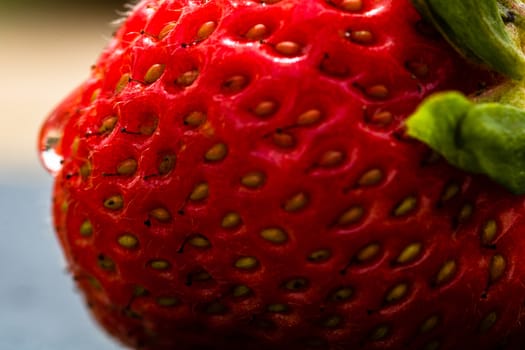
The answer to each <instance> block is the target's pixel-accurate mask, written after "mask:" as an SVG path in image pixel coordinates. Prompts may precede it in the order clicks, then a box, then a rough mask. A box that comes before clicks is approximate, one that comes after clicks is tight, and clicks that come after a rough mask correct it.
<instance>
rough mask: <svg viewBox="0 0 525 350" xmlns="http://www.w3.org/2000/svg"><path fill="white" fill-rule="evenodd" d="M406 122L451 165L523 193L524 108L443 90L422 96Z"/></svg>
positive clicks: (524, 191)
mask: <svg viewBox="0 0 525 350" xmlns="http://www.w3.org/2000/svg"><path fill="white" fill-rule="evenodd" d="M406 126H407V131H408V134H409V135H410V136H411V137H413V138H416V139H418V140H420V141H422V142H424V143H426V144H427V145H428V146H430V147H431V148H432V149H434V150H435V151H437V152H438V153H440V154H441V155H442V156H443V157H444V158H445V159H447V161H448V162H449V163H450V164H452V165H454V166H456V167H458V168H460V169H463V170H466V171H468V172H472V173H480V174H485V175H487V176H489V177H490V178H492V179H493V180H495V181H496V182H498V183H499V184H501V185H503V186H505V187H506V188H508V189H509V190H510V191H512V192H513V193H515V194H525V111H523V110H521V109H519V108H516V107H513V106H509V105H503V104H500V103H482V104H475V103H473V102H471V101H470V100H469V99H468V98H466V97H465V96H464V95H462V94H461V93H458V92H445V93H438V94H435V95H432V96H430V97H429V98H427V99H426V100H425V101H423V103H422V104H421V105H420V107H419V108H418V109H417V110H416V112H415V113H414V114H413V115H411V116H410V117H409V118H408V119H407V121H406Z"/></svg>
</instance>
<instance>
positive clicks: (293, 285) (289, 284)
mask: <svg viewBox="0 0 525 350" xmlns="http://www.w3.org/2000/svg"><path fill="white" fill-rule="evenodd" d="M307 286H308V281H307V280H306V279H304V278H294V279H291V280H289V281H286V282H285V284H284V288H286V289H288V290H290V291H298V290H301V289H304V288H306V287H307Z"/></svg>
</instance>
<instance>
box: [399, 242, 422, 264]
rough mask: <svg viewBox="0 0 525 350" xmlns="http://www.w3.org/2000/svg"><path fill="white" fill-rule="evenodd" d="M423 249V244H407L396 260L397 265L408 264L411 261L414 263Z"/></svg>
mask: <svg viewBox="0 0 525 350" xmlns="http://www.w3.org/2000/svg"><path fill="white" fill-rule="evenodd" d="M422 249H423V244H421V243H419V242H416V243H412V244H409V245H408V246H406V247H405V248H404V249H403V251H402V252H401V254H399V256H398V257H397V259H396V263H397V264H408V263H410V262H412V261H414V260H415V259H416V258H417V257H418V256H419V254H421V250H422Z"/></svg>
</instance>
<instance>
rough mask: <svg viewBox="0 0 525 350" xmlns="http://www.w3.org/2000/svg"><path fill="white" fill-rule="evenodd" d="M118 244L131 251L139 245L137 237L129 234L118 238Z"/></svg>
mask: <svg viewBox="0 0 525 350" xmlns="http://www.w3.org/2000/svg"><path fill="white" fill-rule="evenodd" d="M118 244H120V245H121V246H122V247H124V248H127V249H133V248H135V247H136V246H137V245H138V244H139V240H138V239H137V237H135V236H134V235H131V234H125V235H122V236H120V237H119V238H118Z"/></svg>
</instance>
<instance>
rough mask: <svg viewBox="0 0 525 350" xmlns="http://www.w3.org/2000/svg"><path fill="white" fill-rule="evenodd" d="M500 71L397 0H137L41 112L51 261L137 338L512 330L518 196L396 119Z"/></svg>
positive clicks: (238, 343) (267, 339)
mask: <svg viewBox="0 0 525 350" xmlns="http://www.w3.org/2000/svg"><path fill="white" fill-rule="evenodd" d="M498 79H499V78H498V77H497V76H496V75H495V74H492V73H488V72H486V71H485V70H482V69H481V68H479V67H477V66H476V67H475V66H473V65H472V64H470V63H467V62H465V61H464V60H463V59H462V58H461V57H460V56H459V55H458V54H456V53H455V51H454V50H453V49H452V48H451V47H450V46H449V45H448V44H447V43H446V42H445V41H444V40H443V39H441V36H440V35H439V34H437V32H436V31H435V30H433V29H432V27H430V26H429V25H427V24H425V22H423V21H422V20H421V17H420V15H419V14H418V12H417V11H416V9H415V8H414V7H413V6H412V4H411V3H410V2H409V1H408V0H380V1H379V0H378V1H361V0H330V1H327V0H310V1H300V0H272V1H266V2H264V1H256V0H247V1H232V0H214V1H204V0H202V1H189V0H165V1H162V0H147V1H142V2H140V3H139V4H138V5H137V6H136V7H135V8H134V9H133V11H132V12H131V13H130V15H129V17H128V18H127V19H126V20H125V22H124V23H123V25H122V27H121V28H120V29H119V30H118V32H117V33H116V35H115V37H114V39H113V40H112V41H111V42H110V43H109V46H108V48H107V49H106V50H105V51H104V52H103V54H102V56H101V57H100V59H99V60H98V62H97V63H96V64H95V65H94V66H93V68H92V73H91V76H90V78H89V79H88V80H87V81H86V82H84V83H83V84H82V85H81V86H80V87H79V88H78V89H77V90H75V91H74V92H73V93H72V95H71V96H70V97H69V98H67V99H66V100H65V101H64V102H63V103H62V104H61V105H59V106H58V108H57V109H56V110H55V111H54V112H53V113H52V114H51V116H50V117H49V119H48V120H47V122H46V124H45V125H44V127H43V129H42V134H41V145H42V147H44V148H45V150H46V152H45V154H44V159H45V162H46V163H47V165H48V167H51V168H52V169H51V170H55V177H56V185H55V192H54V201H53V203H54V218H55V225H56V231H57V234H58V237H59V239H60V242H61V244H62V246H63V249H64V251H65V255H66V257H67V261H68V263H69V268H70V271H71V273H72V275H73V276H74V278H75V280H76V282H77V284H78V286H79V288H80V290H81V291H82V292H83V294H84V296H85V298H86V300H87V303H88V305H89V308H90V310H91V312H92V313H93V315H94V316H95V317H96V318H97V319H98V320H99V321H100V323H101V324H102V325H103V326H104V327H105V328H106V329H107V330H108V331H109V332H111V333H112V334H113V335H115V336H116V337H117V338H119V339H120V340H121V341H122V342H124V343H126V344H128V345H129V346H132V347H136V348H145V349H247V348H248V349H308V348H320V349H325V348H329V349H354V348H360V349H361V348H362V349H470V348H472V349H493V348H497V346H504V345H505V344H507V346H508V348H509V349H517V348H520V346H525V338H524V337H523V333H524V331H525V330H524V327H523V321H524V320H525V316H524V314H523V312H522V305H523V303H524V300H525V285H524V283H523V278H524V277H525V266H524V265H523V264H521V254H522V252H523V251H525V240H524V239H523V238H522V233H523V230H524V229H525V221H524V218H523V214H524V211H523V198H522V197H519V196H514V195H512V194H510V193H509V192H507V191H506V190H503V189H502V188H501V187H499V186H498V185H495V184H494V183H493V182H492V181H490V180H488V179H487V178H485V177H484V176H480V175H469V174H467V173H466V172H464V171H461V170H458V169H456V168H453V167H452V166H450V165H449V164H448V163H447V162H446V161H444V160H443V159H440V158H439V157H436V156H435V155H434V153H432V152H430V151H429V149H428V148H427V147H426V146H424V145H422V144H421V143H419V142H417V141H415V140H413V139H409V138H407V137H406V136H405V135H404V132H403V121H404V120H405V118H406V117H407V116H408V115H410V114H411V113H412V112H413V111H414V110H415V109H416V107H417V106H418V105H419V104H420V102H421V101H422V100H423V99H424V98H425V97H426V96H427V95H429V94H431V93H433V92H436V91H441V90H449V89H454V90H460V91H463V92H465V93H474V92H476V91H477V90H478V89H479V88H480V86H483V84H492V83H494V82H495V81H496V80H498ZM53 155H55V158H56V157H59V158H60V160H61V162H60V164H54V166H50V164H51V160H52V159H53ZM58 165H59V166H58Z"/></svg>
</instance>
